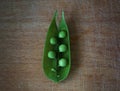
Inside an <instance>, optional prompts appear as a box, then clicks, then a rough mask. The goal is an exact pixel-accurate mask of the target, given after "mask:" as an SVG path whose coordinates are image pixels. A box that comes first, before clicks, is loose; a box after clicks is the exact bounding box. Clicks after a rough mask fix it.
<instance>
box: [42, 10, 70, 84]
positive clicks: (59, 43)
mask: <svg viewBox="0 0 120 91" xmlns="http://www.w3.org/2000/svg"><path fill="white" fill-rule="evenodd" d="M56 17H57V11H56V12H55V14H54V16H53V19H52V22H51V24H50V26H49V30H48V32H47V36H46V42H45V46H44V56H43V69H44V73H45V75H46V76H47V77H48V78H49V79H51V80H52V81H54V82H60V81H62V80H64V79H66V78H67V76H68V74H69V71H70V67H71V55H70V39H69V31H68V27H67V24H66V22H65V18H64V12H63V11H62V18H61V21H60V23H59V26H57V25H56Z"/></svg>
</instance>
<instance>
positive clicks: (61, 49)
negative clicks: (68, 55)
mask: <svg viewBox="0 0 120 91" xmlns="http://www.w3.org/2000/svg"><path fill="white" fill-rule="evenodd" d="M66 50H67V46H66V45H64V44H61V45H60V46H59V52H65V51H66Z"/></svg>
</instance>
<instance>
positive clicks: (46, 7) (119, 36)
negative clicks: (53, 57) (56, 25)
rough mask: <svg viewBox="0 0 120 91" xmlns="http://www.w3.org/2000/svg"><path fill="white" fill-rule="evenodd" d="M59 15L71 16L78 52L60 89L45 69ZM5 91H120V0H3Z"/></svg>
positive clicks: (0, 69)
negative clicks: (45, 52) (46, 49)
mask: <svg viewBox="0 0 120 91" xmlns="http://www.w3.org/2000/svg"><path fill="white" fill-rule="evenodd" d="M55 10H58V11H59V15H60V14H61V13H60V12H61V10H64V11H65V17H66V20H67V24H68V27H69V30H70V38H71V52H72V53H71V54H72V68H71V72H70V75H69V77H68V78H67V79H66V80H65V81H63V82H61V83H59V84H56V83H53V82H51V81H49V80H48V79H47V78H46V77H45V75H44V73H43V69H42V55H43V47H44V42H45V37H46V32H47V30H48V27H49V24H50V22H51V19H52V16H53V13H54V11H55ZM58 18H60V16H59V17H58ZM0 91H120V0H0Z"/></svg>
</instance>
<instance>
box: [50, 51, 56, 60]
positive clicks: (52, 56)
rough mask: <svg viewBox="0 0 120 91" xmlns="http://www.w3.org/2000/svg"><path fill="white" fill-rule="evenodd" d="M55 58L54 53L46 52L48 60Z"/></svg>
mask: <svg viewBox="0 0 120 91" xmlns="http://www.w3.org/2000/svg"><path fill="white" fill-rule="evenodd" d="M55 56H56V54H55V52H53V51H49V52H48V57H49V58H55Z"/></svg>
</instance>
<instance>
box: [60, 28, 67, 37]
mask: <svg viewBox="0 0 120 91" xmlns="http://www.w3.org/2000/svg"><path fill="white" fill-rule="evenodd" d="M65 37H66V32H65V31H63V30H62V31H60V32H59V38H65Z"/></svg>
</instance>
